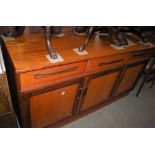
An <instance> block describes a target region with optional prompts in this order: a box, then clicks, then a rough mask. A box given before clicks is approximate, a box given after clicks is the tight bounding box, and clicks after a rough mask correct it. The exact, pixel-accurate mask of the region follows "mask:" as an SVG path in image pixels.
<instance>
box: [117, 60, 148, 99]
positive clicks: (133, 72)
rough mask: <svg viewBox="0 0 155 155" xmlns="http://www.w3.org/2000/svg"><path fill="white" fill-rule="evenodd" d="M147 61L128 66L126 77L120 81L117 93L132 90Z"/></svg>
mask: <svg viewBox="0 0 155 155" xmlns="http://www.w3.org/2000/svg"><path fill="white" fill-rule="evenodd" d="M144 66H145V63H142V64H139V65H135V66H131V67H128V68H127V69H126V71H125V74H124V77H123V79H122V80H121V82H120V85H119V87H118V89H117V91H116V93H115V96H116V95H119V94H121V93H123V92H125V91H127V90H130V89H132V88H133V87H134V85H135V82H136V81H137V78H138V77H139V75H140V73H141V71H142V69H143V68H144Z"/></svg>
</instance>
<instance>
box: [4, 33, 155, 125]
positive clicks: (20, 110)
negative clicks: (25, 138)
mask: <svg viewBox="0 0 155 155" xmlns="http://www.w3.org/2000/svg"><path fill="white" fill-rule="evenodd" d="M129 37H130V40H131V41H133V42H135V43H136V44H135V45H132V46H128V47H126V48H125V49H122V50H118V49H115V48H113V47H111V46H110V43H109V42H108V40H107V38H106V36H94V38H93V39H92V40H91V41H90V43H89V44H88V47H87V48H86V51H87V52H88V54H86V55H78V54H77V53H75V52H74V51H73V49H74V48H77V47H79V46H80V45H81V43H82V42H83V41H84V40H85V36H75V35H74V34H67V35H65V36H64V37H62V38H58V37H53V41H52V44H53V47H54V49H56V50H57V51H58V53H59V54H60V55H61V57H63V59H64V61H62V62H58V63H51V62H49V61H48V59H47V58H46V54H47V50H46V47H45V43H44V37H43V34H25V35H23V36H21V37H18V38H16V39H15V40H12V41H6V42H5V46H6V48H5V47H4V48H3V55H4V57H5V63H6V67H7V73H8V77H9V84H10V90H11V95H12V100H13V103H14V108H15V110H16V113H17V115H18V119H19V122H20V124H21V126H22V127H60V126H63V125H64V124H66V123H68V122H71V121H73V120H76V119H78V118H80V117H82V116H84V115H86V114H89V113H91V112H93V111H95V110H97V109H99V108H101V107H103V106H105V105H107V104H109V103H112V102H113V101H115V100H117V99H119V98H121V97H123V96H125V95H127V94H128V93H129V92H130V91H131V90H132V89H133V88H134V86H135V84H136V83H137V81H138V79H139V77H140V75H141V73H142V70H143V69H144V67H145V65H146V64H147V62H148V60H149V59H150V58H151V56H152V55H153V53H154V51H155V48H154V47H151V46H149V45H143V44H139V43H138V38H135V37H133V36H129Z"/></svg>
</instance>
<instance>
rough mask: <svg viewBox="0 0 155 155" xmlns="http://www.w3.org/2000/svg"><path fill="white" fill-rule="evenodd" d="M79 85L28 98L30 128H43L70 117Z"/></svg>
mask: <svg viewBox="0 0 155 155" xmlns="http://www.w3.org/2000/svg"><path fill="white" fill-rule="evenodd" d="M78 86H79V84H78V83H77V84H72V85H69V86H66V87H63V88H60V89H56V90H53V91H49V92H46V93H42V94H39V95H36V96H32V97H31V98H30V111H31V112H30V113H31V123H32V127H43V126H46V125H49V124H52V123H55V122H58V121H60V120H63V119H65V118H67V117H69V116H71V115H72V111H73V106H74V102H75V97H76V93H77V89H78Z"/></svg>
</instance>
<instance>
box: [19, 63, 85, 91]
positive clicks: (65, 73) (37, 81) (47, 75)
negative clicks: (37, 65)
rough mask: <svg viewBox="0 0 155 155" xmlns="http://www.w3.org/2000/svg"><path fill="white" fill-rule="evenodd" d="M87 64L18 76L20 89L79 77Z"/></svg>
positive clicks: (71, 65) (70, 65)
mask: <svg viewBox="0 0 155 155" xmlns="http://www.w3.org/2000/svg"><path fill="white" fill-rule="evenodd" d="M86 65H87V62H79V63H74V64H69V65H63V66H57V67H52V68H47V69H42V70H37V71H32V72H27V73H22V74H20V80H21V89H27V88H29V87H33V86H40V85H43V84H47V83H49V82H52V81H54V80H58V79H61V78H65V77H71V76H75V75H79V74H82V73H84V72H85V70H86Z"/></svg>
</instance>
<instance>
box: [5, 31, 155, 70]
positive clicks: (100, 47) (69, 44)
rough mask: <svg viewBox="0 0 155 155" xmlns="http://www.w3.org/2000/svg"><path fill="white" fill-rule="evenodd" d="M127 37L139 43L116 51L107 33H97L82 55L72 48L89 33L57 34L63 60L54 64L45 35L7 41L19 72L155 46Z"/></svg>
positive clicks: (56, 45) (54, 41)
mask: <svg viewBox="0 0 155 155" xmlns="http://www.w3.org/2000/svg"><path fill="white" fill-rule="evenodd" d="M128 38H129V39H130V40H131V41H132V42H134V43H135V44H136V45H132V46H128V47H126V48H125V49H123V50H122V49H121V50H117V49H115V48H113V47H111V46H110V42H109V40H108V37H107V36H97V35H96V36H95V35H94V37H93V38H92V39H91V40H90V42H89V44H88V46H87V48H86V51H87V52H88V54H86V55H81V56H80V55H78V54H77V53H75V52H74V51H73V49H74V48H78V47H79V46H80V45H81V44H82V43H83V42H84V40H85V39H86V36H76V35H75V34H73V33H69V34H66V35H65V36H64V37H55V36H54V37H52V46H53V48H54V49H55V50H56V51H57V52H58V53H59V54H60V55H61V57H63V59H64V61H62V62H58V63H51V62H49V61H48V60H47V58H46V55H47V49H46V46H45V40H44V35H43V34H24V35H23V36H20V37H17V38H16V39H15V40H10V41H5V43H6V47H7V49H8V52H9V55H10V57H11V60H12V61H13V65H14V67H15V70H16V72H18V73H19V72H27V71H32V70H37V69H42V68H48V67H53V66H58V65H64V64H69V63H73V62H79V61H84V60H89V59H92V58H96V57H104V56H111V55H116V54H122V53H125V54H126V53H129V52H133V51H134V52H135V51H141V50H143V49H148V48H152V47H151V46H149V45H143V44H139V43H138V42H137V41H138V38H137V37H135V36H128Z"/></svg>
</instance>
